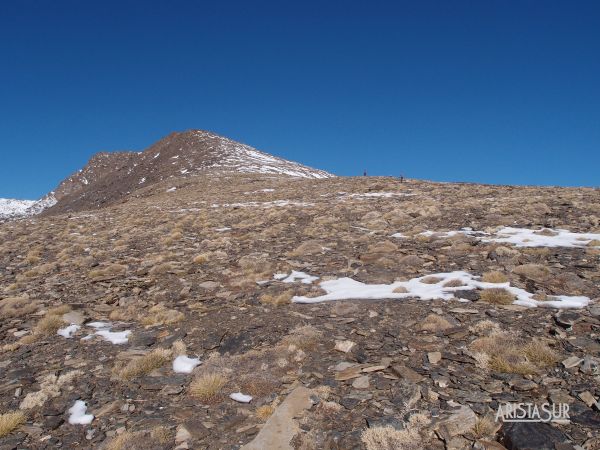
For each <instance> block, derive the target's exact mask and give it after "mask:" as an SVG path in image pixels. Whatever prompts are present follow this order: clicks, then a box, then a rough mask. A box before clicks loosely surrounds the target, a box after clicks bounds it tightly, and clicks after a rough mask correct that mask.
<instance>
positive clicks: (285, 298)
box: [259, 291, 294, 306]
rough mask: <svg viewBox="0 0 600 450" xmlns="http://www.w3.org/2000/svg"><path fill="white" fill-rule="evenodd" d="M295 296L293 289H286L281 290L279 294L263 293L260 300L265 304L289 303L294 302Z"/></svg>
mask: <svg viewBox="0 0 600 450" xmlns="http://www.w3.org/2000/svg"><path fill="white" fill-rule="evenodd" d="M293 296H294V295H293V293H292V291H285V292H281V293H279V294H263V295H261V296H260V299H259V301H260V302H261V303H262V304H263V305H273V306H279V305H287V304H289V303H291V302H292V297H293Z"/></svg>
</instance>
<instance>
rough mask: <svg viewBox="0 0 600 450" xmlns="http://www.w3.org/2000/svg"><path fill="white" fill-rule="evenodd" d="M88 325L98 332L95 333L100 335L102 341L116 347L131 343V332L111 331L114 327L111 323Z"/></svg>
mask: <svg viewBox="0 0 600 450" xmlns="http://www.w3.org/2000/svg"><path fill="white" fill-rule="evenodd" d="M86 325H87V326H89V327H92V328H95V329H96V330H97V331H96V332H94V334H95V335H98V336H100V337H101V338H102V339H104V340H106V341H108V342H110V343H112V344H115V345H121V344H126V343H127V342H128V341H129V335H130V334H131V330H124V331H110V328H111V327H112V323H111V322H90V323H88V324H86ZM84 339H85V338H84Z"/></svg>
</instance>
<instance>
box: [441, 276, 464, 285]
mask: <svg viewBox="0 0 600 450" xmlns="http://www.w3.org/2000/svg"><path fill="white" fill-rule="evenodd" d="M464 285H465V283H463V282H462V281H461V280H460V279H458V278H454V279H452V280H448V281H446V282H445V283H444V287H460V286H464Z"/></svg>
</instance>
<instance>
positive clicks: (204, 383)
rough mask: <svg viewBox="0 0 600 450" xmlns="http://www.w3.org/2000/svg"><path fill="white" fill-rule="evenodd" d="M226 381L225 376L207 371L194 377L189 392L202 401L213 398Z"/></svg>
mask: <svg viewBox="0 0 600 450" xmlns="http://www.w3.org/2000/svg"><path fill="white" fill-rule="evenodd" d="M226 383H227V378H225V376H223V375H221V374H220V373H207V374H204V375H201V376H199V377H198V378H196V379H194V381H192V383H191V384H190V394H192V395H193V396H194V397H196V398H198V399H199V400H202V401H209V400H212V399H214V398H215V397H216V396H217V395H218V394H219V393H220V392H221V389H222V388H223V386H225V384H226Z"/></svg>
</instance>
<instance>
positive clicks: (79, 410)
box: [69, 400, 94, 425]
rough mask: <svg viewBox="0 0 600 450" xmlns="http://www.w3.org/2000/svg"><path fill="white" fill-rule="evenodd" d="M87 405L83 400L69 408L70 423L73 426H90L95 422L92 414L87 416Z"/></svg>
mask: <svg viewBox="0 0 600 450" xmlns="http://www.w3.org/2000/svg"><path fill="white" fill-rule="evenodd" d="M86 410H87V405H86V404H85V402H84V401H83V400H77V401H75V403H74V404H73V406H71V407H70V408H69V414H70V416H69V423H70V424H71V425H88V424H90V423H92V420H94V416H93V415H92V414H86V413H85V412H86Z"/></svg>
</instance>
